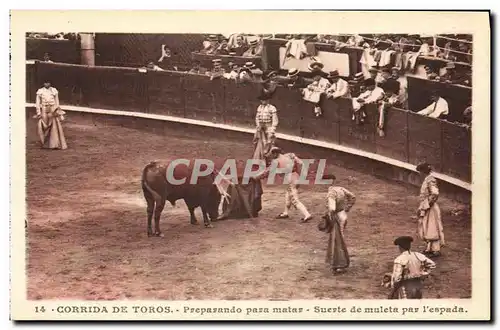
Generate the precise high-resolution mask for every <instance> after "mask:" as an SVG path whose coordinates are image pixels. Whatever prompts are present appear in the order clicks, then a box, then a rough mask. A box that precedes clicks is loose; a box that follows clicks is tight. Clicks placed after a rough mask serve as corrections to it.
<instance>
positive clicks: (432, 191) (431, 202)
mask: <svg viewBox="0 0 500 330" xmlns="http://www.w3.org/2000/svg"><path fill="white" fill-rule="evenodd" d="M417 171H418V172H419V173H420V175H421V177H423V178H424V180H423V182H422V186H421V187H420V196H419V197H420V204H419V206H418V209H417V217H418V235H419V237H420V239H422V240H423V241H424V242H425V243H426V247H425V250H424V253H426V254H428V255H429V256H431V257H438V256H440V255H441V247H442V246H444V245H445V241H444V233H443V223H442V222H441V209H440V208H439V205H438V204H437V200H438V197H439V188H438V185H437V180H436V178H435V177H434V176H433V175H432V174H431V166H430V165H429V164H428V163H421V164H419V165H418V166H417Z"/></svg>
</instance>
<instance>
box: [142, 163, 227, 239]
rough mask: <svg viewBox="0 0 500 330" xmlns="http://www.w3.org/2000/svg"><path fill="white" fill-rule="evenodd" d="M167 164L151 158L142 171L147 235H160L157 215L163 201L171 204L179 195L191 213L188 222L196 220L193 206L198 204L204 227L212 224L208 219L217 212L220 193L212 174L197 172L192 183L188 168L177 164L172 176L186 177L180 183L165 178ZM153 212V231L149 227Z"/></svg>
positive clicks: (217, 214)
mask: <svg viewBox="0 0 500 330" xmlns="http://www.w3.org/2000/svg"><path fill="white" fill-rule="evenodd" d="M166 174H167V166H166V165H163V164H160V163H158V162H151V163H149V164H148V165H146V167H144V170H143V171H142V179H141V185H142V191H143V193H144V198H145V199H146V202H147V214H148V236H162V233H161V230H160V216H161V212H162V211H163V209H164V207H165V203H166V201H169V202H170V204H172V206H174V205H175V202H176V201H177V200H179V199H184V201H185V202H186V205H187V207H188V209H189V213H190V215H191V221H190V222H191V224H193V225H194V224H196V223H198V221H197V219H196V216H195V215H194V210H195V208H197V207H201V212H202V214H203V222H204V224H205V227H207V228H212V227H213V226H212V223H211V221H212V220H215V219H216V218H217V217H218V216H219V204H220V201H221V197H222V196H221V194H220V192H219V190H218V189H217V186H216V185H215V184H214V181H215V177H216V175H215V174H210V175H205V176H200V177H199V178H198V180H197V182H196V183H195V184H191V183H190V180H191V175H192V169H191V168H189V167H187V166H185V165H177V166H176V167H175V169H174V173H173V176H174V178H175V179H176V180H179V179H184V178H185V179H186V181H185V182H184V183H182V184H173V183H171V182H168V181H167V176H166ZM153 213H154V220H155V231H154V233H153V229H152V223H151V222H152V218H153Z"/></svg>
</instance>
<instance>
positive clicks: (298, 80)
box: [286, 68, 307, 89]
mask: <svg viewBox="0 0 500 330" xmlns="http://www.w3.org/2000/svg"><path fill="white" fill-rule="evenodd" d="M286 78H287V80H288V83H287V86H288V87H290V88H299V89H302V88H305V87H306V86H307V85H306V81H305V79H304V78H303V77H300V76H299V70H298V69H295V68H292V69H289V70H288V74H287V76H286Z"/></svg>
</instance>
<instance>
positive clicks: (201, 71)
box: [188, 61, 207, 75]
mask: <svg viewBox="0 0 500 330" xmlns="http://www.w3.org/2000/svg"><path fill="white" fill-rule="evenodd" d="M188 73H190V74H202V75H205V74H207V69H205V68H203V67H201V62H200V61H194V62H193V68H192V69H191V70H189V72H188Z"/></svg>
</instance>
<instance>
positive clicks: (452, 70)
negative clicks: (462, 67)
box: [438, 62, 470, 86]
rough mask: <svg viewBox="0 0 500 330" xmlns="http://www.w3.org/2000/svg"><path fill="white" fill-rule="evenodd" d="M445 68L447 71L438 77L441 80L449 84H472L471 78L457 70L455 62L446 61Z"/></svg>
mask: <svg viewBox="0 0 500 330" xmlns="http://www.w3.org/2000/svg"><path fill="white" fill-rule="evenodd" d="M445 69H446V72H445V74H444V75H442V76H441V77H439V78H438V80H439V81H442V82H445V83H448V84H456V85H464V86H470V80H469V79H468V78H467V77H466V76H465V75H464V74H460V73H458V72H457V71H456V67H455V63H453V62H448V63H446V66H445Z"/></svg>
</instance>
